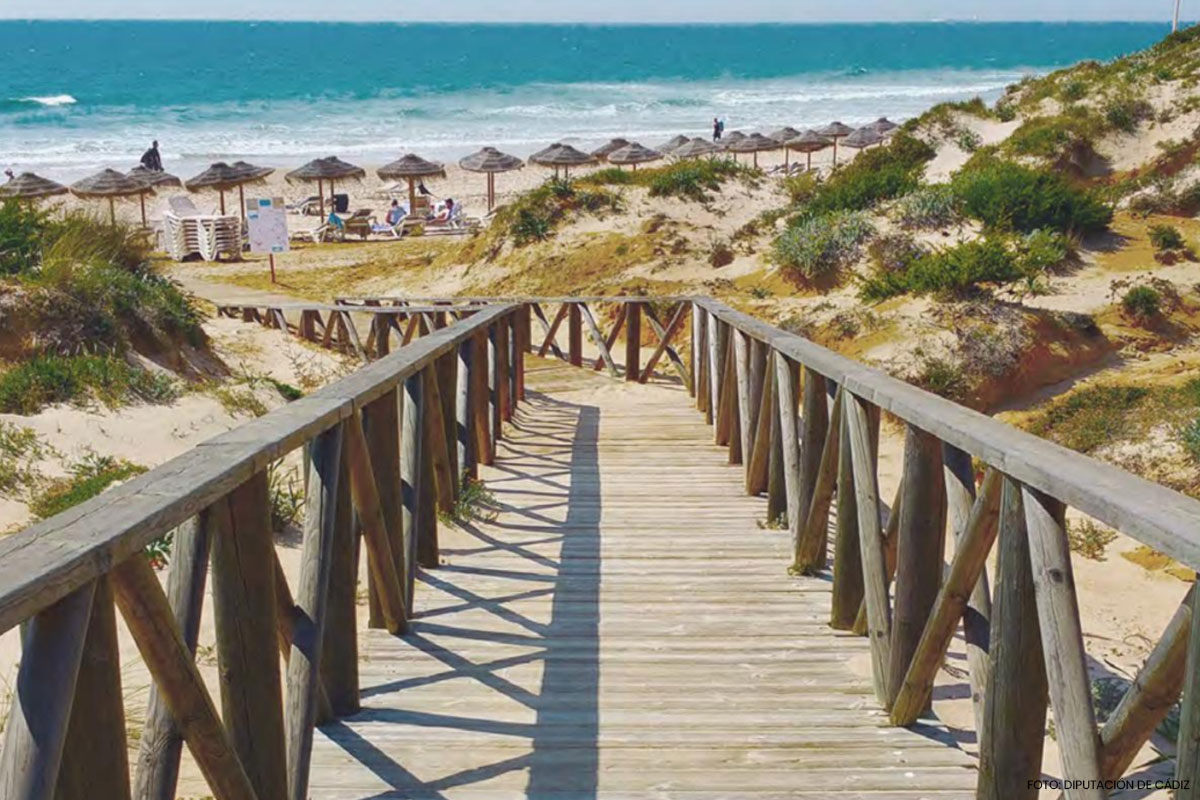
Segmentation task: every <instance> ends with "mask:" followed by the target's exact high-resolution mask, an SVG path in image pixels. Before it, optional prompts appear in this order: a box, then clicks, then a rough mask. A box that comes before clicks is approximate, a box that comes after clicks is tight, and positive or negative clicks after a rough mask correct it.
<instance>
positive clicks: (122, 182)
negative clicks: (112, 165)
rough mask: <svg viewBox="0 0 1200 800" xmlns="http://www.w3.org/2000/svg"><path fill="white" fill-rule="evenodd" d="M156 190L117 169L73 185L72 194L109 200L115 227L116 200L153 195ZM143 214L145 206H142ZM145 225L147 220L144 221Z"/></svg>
mask: <svg viewBox="0 0 1200 800" xmlns="http://www.w3.org/2000/svg"><path fill="white" fill-rule="evenodd" d="M153 193H154V189H153V188H152V187H151V186H149V185H148V184H146V183H143V182H142V181H139V180H138V179H137V178H130V177H129V176H128V175H122V174H121V173H119V172H117V171H116V170H115V169H105V170H101V171H100V172H97V173H96V174H95V175H91V176H89V177H87V178H84V179H83V180H81V181H77V182H76V183H73V184H71V194H73V195H75V196H76V197H86V198H95V197H99V198H104V199H107V200H108V216H109V219H111V220H112V223H113V224H114V225H116V224H117V208H116V199H117V198H118V197H133V196H134V195H145V194H153ZM142 209H143V212H144V211H145V205H144V204H143V206H142ZM142 221H143V223H144V222H145V220H144V219H143V220H142Z"/></svg>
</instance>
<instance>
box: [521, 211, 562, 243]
mask: <svg viewBox="0 0 1200 800" xmlns="http://www.w3.org/2000/svg"><path fill="white" fill-rule="evenodd" d="M553 229H554V228H553V224H552V223H551V221H550V218H549V216H547V215H545V214H539V213H537V212H536V211H534V210H533V209H529V208H522V209H519V210H518V211H517V218H516V220H515V221H514V222H513V224H512V235H513V239H514V240H516V243H517V244H518V245H524V244H529V243H530V242H544V241H545V240H547V239H549V238H550V233H551V232H552V231H553Z"/></svg>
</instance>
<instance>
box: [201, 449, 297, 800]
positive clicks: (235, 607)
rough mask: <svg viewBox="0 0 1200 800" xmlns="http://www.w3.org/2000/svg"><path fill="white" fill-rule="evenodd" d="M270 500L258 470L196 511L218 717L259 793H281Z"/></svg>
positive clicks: (283, 789)
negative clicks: (208, 585) (205, 553)
mask: <svg viewBox="0 0 1200 800" xmlns="http://www.w3.org/2000/svg"><path fill="white" fill-rule="evenodd" d="M270 502H271V501H270V490H269V487H268V485H267V473H266V471H259V472H257V473H255V474H254V475H253V476H252V477H251V478H250V479H249V480H248V481H246V483H244V484H242V485H241V486H239V487H237V488H236V489H234V490H233V491H232V492H230V494H229V496H228V497H227V498H225V500H224V501H218V502H217V503H215V504H214V505H213V506H212V507H211V508H210V509H209V510H208V513H206V514H205V515H204V521H205V524H206V525H207V526H208V527H209V530H210V533H209V535H210V537H211V539H212V563H213V612H214V614H215V617H216V628H217V657H218V660H219V662H220V667H221V668H220V684H221V719H222V720H223V721H224V723H225V729H226V731H228V733H229V738H230V741H231V742H232V743H233V749H234V752H236V753H237V756H238V758H239V759H240V760H241V762H242V768H243V769H245V770H246V775H247V777H249V778H250V783H251V784H252V785H253V786H254V790H255V792H256V793H257V794H258V796H259V797H260V798H261V797H284V796H285V795H286V794H287V773H286V771H285V767H286V755H285V747H284V733H283V693H282V689H281V686H280V680H279V655H278V654H277V653H276V650H275V631H276V628H277V622H276V619H275V617H276V611H275V575H274V569H273V568H272V566H271V565H272V563H273V556H274V547H275V543H274V541H273V540H272V533H271V514H270V508H271V505H270Z"/></svg>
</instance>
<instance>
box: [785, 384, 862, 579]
mask: <svg viewBox="0 0 1200 800" xmlns="http://www.w3.org/2000/svg"><path fill="white" fill-rule="evenodd" d="M842 403H843V400H842V392H841V390H839V391H838V393H837V395H836V397H835V398H834V401H833V412H832V414H831V415H830V419H829V424H828V426H827V431H828V432H827V433H826V435H825V444H824V447H823V448H822V452H821V466H820V468H819V469H818V471H817V483H816V486H814V487H813V498H812V503H811V504H810V505H809V507H808V516H807V517H806V518H805V519H804V522H803V525H802V526H801V528H800V545H799V562H798V563H797V564H796V565H795V568H796V569H797V570H798V571H801V572H803V571H805V570H807V569H811V568H812V567H811V565H813V564H816V563H817V560H818V558H819V551H823V550H825V548H826V547H827V546H828V545H827V540H828V538H829V506H830V503H831V502H832V500H833V490H834V486H835V485H836V484H837V480H838V468H839V466H840V463H839V462H840V459H841V443H842V442H845V441H849V439H848V437H845V436H843V435H842V432H843V430H844V429H845V427H846V423H845V422H844V421H843V419H844V415H843V414H842ZM847 446H848V445H847ZM851 494H853V492H851ZM839 530H840V529H839ZM846 535H847V536H848V537H849V538H848V539H847V540H845V541H844V542H843V541H841V540H838V541H837V543H836V544H835V549H834V559H835V564H834V571H833V572H834V575H833V577H834V581H835V582H836V581H837V572H838V570H837V565H836V559H837V550H838V549H841V547H842V546H843V545H844V546H847V547H849V548H851V549H852V551H853V553H852V557H853V559H855V560H854V563H856V564H857V563H858V561H857V559H858V531H857V528H851V529H849V530H848V531H847V534H846ZM854 580H859V579H854ZM859 597H860V599H861V591H860V592H859Z"/></svg>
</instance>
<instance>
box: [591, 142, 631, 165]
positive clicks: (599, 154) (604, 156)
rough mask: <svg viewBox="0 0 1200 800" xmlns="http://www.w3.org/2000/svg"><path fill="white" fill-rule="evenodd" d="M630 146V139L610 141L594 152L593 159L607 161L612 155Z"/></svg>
mask: <svg viewBox="0 0 1200 800" xmlns="http://www.w3.org/2000/svg"><path fill="white" fill-rule="evenodd" d="M628 145H629V140H628V139H620V138H617V139H609V140H608V142H606V143H605V144H602V145H600V146H599V147H597V148H596V149H595V150H593V151H592V158H595V159H596V160H597V161H607V160H608V156H609V154H610V153H613V152H615V151H617V150H620V149H621V148H622V147H627V146H628Z"/></svg>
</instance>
